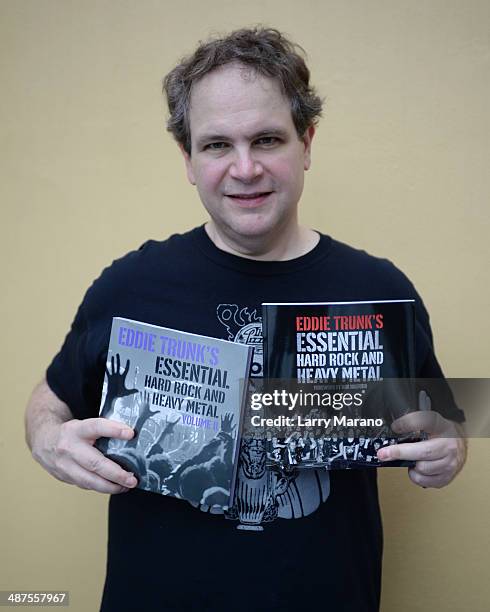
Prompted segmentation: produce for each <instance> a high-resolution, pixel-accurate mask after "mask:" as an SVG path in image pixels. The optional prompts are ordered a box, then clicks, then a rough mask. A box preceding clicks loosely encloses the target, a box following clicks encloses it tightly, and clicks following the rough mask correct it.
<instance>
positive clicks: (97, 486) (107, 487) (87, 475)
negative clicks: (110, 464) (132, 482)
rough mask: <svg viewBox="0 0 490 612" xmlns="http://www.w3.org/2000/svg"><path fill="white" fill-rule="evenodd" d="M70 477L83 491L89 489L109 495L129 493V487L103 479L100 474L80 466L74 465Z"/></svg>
mask: <svg viewBox="0 0 490 612" xmlns="http://www.w3.org/2000/svg"><path fill="white" fill-rule="evenodd" d="M70 476H71V480H72V482H73V484H75V485H76V486H77V487H80V488H81V489H88V490H90V491H97V492H99V493H108V494H111V495H112V494H115V493H124V492H127V491H129V488H128V487H126V486H123V485H121V484H118V483H116V482H112V481H111V480H108V479H106V478H103V477H102V476H100V475H99V474H94V473H93V472H90V471H89V470H86V469H84V468H83V467H82V466H80V465H76V464H74V466H73V468H72V469H71V470H70Z"/></svg>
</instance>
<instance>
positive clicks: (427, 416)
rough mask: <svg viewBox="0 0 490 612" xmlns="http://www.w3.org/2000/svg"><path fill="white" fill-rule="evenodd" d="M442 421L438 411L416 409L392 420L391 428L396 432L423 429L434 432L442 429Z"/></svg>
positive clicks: (443, 420)
mask: <svg viewBox="0 0 490 612" xmlns="http://www.w3.org/2000/svg"><path fill="white" fill-rule="evenodd" d="M444 422H445V419H443V418H442V417H441V415H440V414H439V413H438V412H433V411H431V410H430V411H420V410H417V411H415V412H409V413H408V414H405V415H403V416H402V417H400V418H398V419H396V420H395V421H393V423H392V424H391V429H392V430H393V431H394V432H395V433H397V434H402V433H408V432H411V431H425V432H427V433H432V434H436V433H439V432H442V431H443V430H444Z"/></svg>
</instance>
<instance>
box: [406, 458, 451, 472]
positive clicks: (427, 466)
mask: <svg viewBox="0 0 490 612" xmlns="http://www.w3.org/2000/svg"><path fill="white" fill-rule="evenodd" d="M448 467H449V462H448V460H447V458H446V457H445V458H444V459H436V460H434V461H417V463H416V464H415V468H413V469H414V470H415V471H416V472H418V473H419V474H420V475H422V476H437V475H438V474H443V473H444V472H445V471H446V470H447V469H448Z"/></svg>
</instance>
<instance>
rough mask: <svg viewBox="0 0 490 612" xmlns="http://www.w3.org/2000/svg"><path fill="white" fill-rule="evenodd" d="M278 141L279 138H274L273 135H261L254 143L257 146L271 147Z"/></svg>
mask: <svg viewBox="0 0 490 612" xmlns="http://www.w3.org/2000/svg"><path fill="white" fill-rule="evenodd" d="M278 142H279V138H276V137H275V136H262V138H258V139H257V140H256V141H255V144H258V145H259V146H265V147H272V146H273V145H275V144H277V143H278Z"/></svg>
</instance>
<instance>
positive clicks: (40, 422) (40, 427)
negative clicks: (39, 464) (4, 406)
mask: <svg viewBox="0 0 490 612" xmlns="http://www.w3.org/2000/svg"><path fill="white" fill-rule="evenodd" d="M71 419H73V414H72V412H71V410H70V409H69V408H68V406H67V405H66V404H65V403H64V402H62V401H61V400H60V399H59V398H58V397H57V396H56V395H55V394H54V393H53V391H51V389H50V388H49V386H48V383H47V382H46V379H43V380H42V381H41V382H40V383H39V384H38V385H37V386H36V387H35V389H34V391H33V392H32V395H31V397H30V399H29V403H28V404H27V408H26V413H25V429H26V442H27V445H28V446H29V448H30V450H31V452H32V453H33V455H34V456H35V450H36V449H35V441H36V439H37V437H38V436H39V435H42V434H43V433H44V430H45V428H46V427H49V426H51V425H61V423H65V422H66V421H70V420H71Z"/></svg>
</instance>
